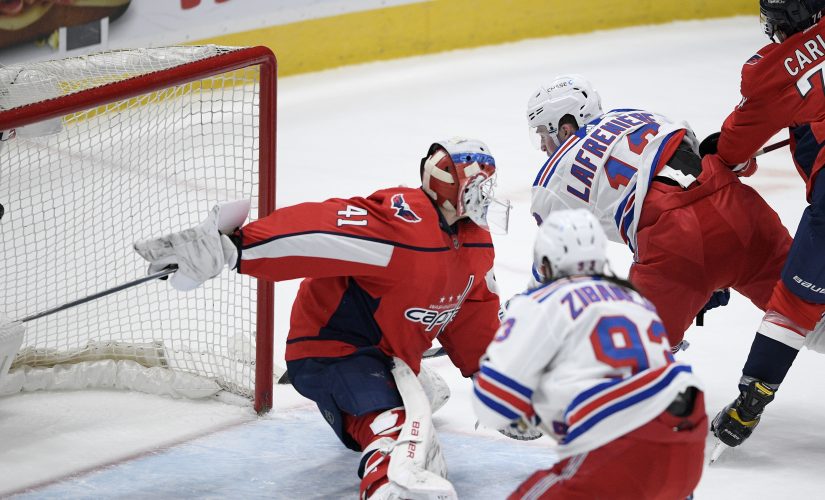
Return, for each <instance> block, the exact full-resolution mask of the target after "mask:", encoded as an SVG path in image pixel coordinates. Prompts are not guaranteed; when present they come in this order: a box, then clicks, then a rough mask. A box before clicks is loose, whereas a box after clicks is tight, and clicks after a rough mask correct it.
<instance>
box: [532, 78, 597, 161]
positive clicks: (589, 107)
mask: <svg viewBox="0 0 825 500" xmlns="http://www.w3.org/2000/svg"><path fill="white" fill-rule="evenodd" d="M602 114H603V111H602V99H601V97H599V93H598V92H596V90H595V89H594V88H593V85H591V84H590V82H589V81H587V80H585V78H584V77H583V76H581V75H575V74H570V75H561V76H557V77H556V78H555V79H554V80H553V81H552V82H550V85H548V86H546V87H545V86H541V87H539V88H538V90H536V91H535V92H533V94H532V95H531V96H530V99H529V100H528V101H527V124H528V126H529V127H530V132H531V134H530V136H531V139H532V140H533V143H534V144H536V139H539V136H538V135H537V134H539V133H542V134H547V135H549V136H550V137H551V138H552V140H553V141H554V142H555V143H556V147H558V133H559V121H560V120H561V119H562V118H563V117H564V116H565V115H571V116H572V117H573V118H574V119H575V120H576V124H577V125H578V126H579V127H583V126H584V125H585V124H586V123H588V122H590V121H591V120H593V119H595V118H597V117H598V116H601V115H602ZM536 145H538V144H536Z"/></svg>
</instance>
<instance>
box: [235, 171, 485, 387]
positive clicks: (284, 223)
mask: <svg viewBox="0 0 825 500" xmlns="http://www.w3.org/2000/svg"><path fill="white" fill-rule="evenodd" d="M241 243H242V244H241V255H240V261H239V271H240V272H241V273H243V274H249V275H252V276H256V277H259V278H263V279H268V280H273V281H281V280H287V279H293V278H299V277H307V278H308V279H306V280H305V281H304V282H303V283H302V284H301V287H300V290H299V292H298V296H297V298H296V300H295V303H294V305H293V309H292V317H291V326H290V331H289V337H288V339H287V349H286V360H287V361H295V360H299V359H304V358H309V357H314V358H318V357H321V358H325V357H329V358H332V357H343V356H348V355H351V354H354V353H355V352H356V351H359V350H363V349H370V348H374V347H373V346H377V347H378V349H380V351H381V352H383V353H384V354H386V355H387V356H397V357H399V358H401V359H403V360H404V361H405V362H406V363H407V364H408V365H409V366H410V367H411V368H412V369H413V370H414V371H415V372H416V373H417V372H418V370H419V365H420V362H421V356H422V354H423V353H424V351H426V350H427V349H428V348H429V347H430V346H431V345H432V344H431V343H432V340H433V339H435V338H436V337H438V340H439V342H440V343H441V344H442V345H443V346H444V348H445V349H446V350H447V353H448V354H449V356H450V358H451V360H452V361H453V363H454V364H455V365H456V366H457V367H459V368H460V369H461V372H462V374H464V375H465V376H469V375H471V374H472V373H473V372H475V371H476V370H477V369H478V360H479V358H480V356H481V355H482V354H483V353H484V349H485V348H486V347H487V344H488V343H489V342H490V340H491V338H492V335H493V333H494V332H495V330H496V329H497V327H498V307H499V299H498V296H497V295H496V293H495V292H494V287H495V285H494V278H493V274H492V267H493V256H494V252H493V244H492V241H491V238H490V233H488V232H487V231H485V230H483V229H481V228H479V227H478V226H477V225H476V224H474V223H472V222H470V221H469V220H466V219H465V220H460V221H458V223H456V224H455V225H454V226H452V227H450V226H447V224H446V223H444V221H443V219H442V218H440V216H439V212H438V211H437V210H436V208H435V206H434V205H433V202H432V201H431V200H430V198H429V197H428V196H427V195H426V194H425V193H424V191H422V190H421V189H411V188H402V187H398V188H392V189H385V190H381V191H378V192H376V193H374V194H372V195H371V196H369V197H367V198H350V199H330V200H327V201H324V202H321V203H302V204H299V205H295V206H292V207H286V208H282V209H279V210H277V211H276V212H275V213H273V214H272V215H270V216H268V217H266V218H264V219H261V220H259V221H256V222H253V223H251V224H248V225H247V226H244V228H243V231H242V242H241Z"/></svg>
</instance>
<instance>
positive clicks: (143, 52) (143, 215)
mask: <svg viewBox="0 0 825 500" xmlns="http://www.w3.org/2000/svg"><path fill="white" fill-rule="evenodd" d="M231 50H233V49H231V48H224V47H214V46H207V47H172V48H158V49H140V50H124V51H112V52H107V53H101V54H96V55H92V56H85V57H79V58H72V59H66V60H61V61H49V62H43V63H36V64H28V65H24V66H9V67H4V68H0V108H2V109H12V108H15V107H20V106H25V105H27V104H29V103H32V102H36V101H41V100H44V99H52V98H54V97H58V96H62V95H68V94H74V93H78V92H83V91H87V90H89V89H92V88H95V87H99V86H102V85H117V83H116V82H121V81H123V80H125V79H128V78H131V77H134V76H138V75H145V74H148V73H152V72H156V71H159V70H163V69H169V68H175V67H179V66H180V65H181V64H186V63H189V62H192V61H196V60H200V59H207V58H211V57H215V56H217V55H220V54H223V53H226V52H227V51H231ZM259 73H260V71H259V67H258V66H250V67H247V68H243V69H239V70H233V71H230V72H227V73H223V74H220V75H217V76H214V77H210V78H206V79H201V80H197V81H194V82H191V83H186V84H182V85H175V86H170V87H168V88H164V89H162V90H159V91H154V92H149V93H146V94H142V95H139V96H135V97H130V98H127V99H122V100H119V101H115V102H111V103H108V104H105V105H99V106H95V107H92V108H90V109H87V110H84V111H80V112H75V113H72V114H69V115H66V116H63V117H62V118H57V119H54V120H48V121H46V122H41V123H37V124H33V125H30V126H25V127H20V128H18V129H17V130H16V134H5V135H6V138H5V140H4V141H3V142H1V143H0V204H2V205H3V206H4V207H5V215H4V217H3V218H2V220H0V239H2V246H1V248H2V250H0V252H2V265H0V283H2V286H0V310H2V311H3V312H4V313H5V314H6V315H7V316H8V317H11V318H13V319H21V318H24V317H26V316H30V315H32V314H35V313H37V312H40V311H43V310H46V309H49V308H53V307H56V306H59V305H62V304H64V303H66V302H69V301H71V300H75V299H78V298H81V297H85V296H87V295H90V294H93V293H95V292H98V291H100V290H103V289H107V288H111V287H113V286H116V285H119V284H121V283H124V282H127V281H131V280H133V279H135V278H138V277H141V276H143V275H144V274H145V273H146V263H145V262H144V261H143V260H142V259H141V258H140V257H139V256H138V255H137V254H136V253H135V252H134V251H133V249H132V243H133V242H134V241H136V240H138V239H142V238H147V237H151V236H157V235H161V234H166V233H169V232H173V231H179V230H181V229H185V228H188V227H191V226H193V225H196V224H198V223H200V222H201V221H202V219H204V218H205V217H206V215H207V213H208V211H209V209H210V208H211V207H212V206H213V205H214V204H215V203H217V202H220V201H228V200H238V199H251V200H252V212H251V214H250V217H251V218H257V213H258V196H257V195H258V183H259V148H260V144H259V128H258V122H259V116H260V99H259V90H260V74H259ZM255 299H256V281H255V280H253V279H250V278H249V277H247V276H243V275H239V274H236V273H234V272H230V271H224V273H223V274H221V275H220V276H219V277H218V278H216V279H213V280H210V281H208V282H207V283H206V284H205V285H204V286H202V287H200V288H199V289H197V290H195V291H193V292H188V293H182V292H176V291H175V290H173V289H172V288H171V287H169V286H168V284H167V283H166V282H163V281H155V282H150V283H147V284H144V285H140V286H138V287H134V288H131V289H128V290H125V291H122V292H119V293H116V294H113V295H110V296H107V297H104V298H101V299H99V300H95V301H92V302H89V303H86V304H83V305H80V306H78V307H75V308H72V309H69V310H66V311H62V312H59V313H56V314H53V315H51V316H47V317H44V318H42V319H37V320H34V321H31V322H28V323H27V324H26V327H27V331H26V337H25V340H24V343H23V345H24V349H23V350H22V351H21V353H20V354H19V355H18V357H17V360H16V362H15V363H16V365H17V366H19V365H21V364H23V363H25V364H27V365H30V366H32V365H34V366H36V365H41V364H45V365H49V364H53V363H54V359H55V356H57V357H58V358H57V359H61V358H60V356H63V357H64V358H65V357H66V356H67V353H69V354H68V356H70V357H71V355H72V354H71V353H77V352H83V351H84V350H85V351H88V350H90V349H92V350H94V346H100V345H106V346H111V345H117V346H118V352H119V356H118V358H119V359H129V358H132V359H143V360H145V359H146V357H147V356H149V355H151V353H152V352H155V353H156V354H155V355H156V357H157V358H158V359H157V360H156V362H157V364H158V365H160V366H168V367H169V368H171V369H175V370H182V371H186V372H190V373H194V374H197V375H201V376H205V377H209V378H212V379H214V380H216V381H217V382H218V383H219V384H220V385H221V386H222V387H224V388H225V389H227V390H230V391H232V392H234V393H237V394H240V395H243V396H245V397H252V395H253V392H254V383H255V380H254V379H255V366H254V359H255V358H254V353H255V325H256V315H257V311H256V302H255ZM146 346H153V347H152V349H147V348H146ZM147 353H150V354H147ZM145 363H148V364H149V365H152V363H153V362H152V361H148V362H145Z"/></svg>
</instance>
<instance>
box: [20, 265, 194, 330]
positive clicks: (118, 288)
mask: <svg viewBox="0 0 825 500" xmlns="http://www.w3.org/2000/svg"><path fill="white" fill-rule="evenodd" d="M177 270H178V266H175V265H172V266H169V267H167V268H166V269H164V270H162V271H158V272H156V273H154V274H149V275H147V276H144V277H142V278H138V279H136V280H133V281H129V282H128V283H123V284H122V285H117V286H115V287H112V288H109V289H106V290H103V291H101V292H97V293H95V294H92V295H89V296H87V297H83V298H82V299H77V300H73V301H71V302H67V303H65V304H63V305H62V306H57V307H53V308H52V309H47V310H45V311H41V312H39V313H37V314H32V315H31V316H26V317H25V318H23V319H21V320H20V322H21V323H27V322H29V321H34V320H36V319H39V318H42V317H44V316H49V315H51V314H54V313H56V312H60V311H65V310H66V309H70V308H72V307H75V306H79V305H81V304H85V303H86V302H91V301H93V300H97V299H99V298H102V297H105V296H107V295H111V294H113V293H117V292H119V291H121V290H126V289H127V288H132V287H133V286H137V285H140V284H142V283H146V282H147V281H152V280H156V279H162V278H165V277H167V276H169V275H170V274H172V273H174V272H175V271H177Z"/></svg>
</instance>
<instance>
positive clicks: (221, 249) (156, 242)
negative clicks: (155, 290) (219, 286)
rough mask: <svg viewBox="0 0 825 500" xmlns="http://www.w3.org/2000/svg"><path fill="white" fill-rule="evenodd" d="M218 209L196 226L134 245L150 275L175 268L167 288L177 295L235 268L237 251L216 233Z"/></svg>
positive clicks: (213, 210)
mask: <svg viewBox="0 0 825 500" xmlns="http://www.w3.org/2000/svg"><path fill="white" fill-rule="evenodd" d="M219 211H220V206H217V205H216V206H215V207H214V208H213V209H212V210H211V211H210V212H209V216H208V217H207V218H206V220H205V221H204V222H203V223H201V224H200V225H198V226H195V227H193V228H190V229H186V230H184V231H181V232H178V233H172V234H169V235H166V236H161V237H160V238H150V239H146V240H141V241H138V242H136V243H135V245H134V246H135V251H137V253H138V254H140V256H141V257H143V258H144V259H146V260H147V261H149V271H148V272H149V274H154V273H156V272H158V271H161V270H163V269H166V268H167V267H169V266H171V265H177V266H178V270H177V271H176V272H175V274H174V275H172V277H171V278H170V279H169V284H170V285H172V287H173V288H175V289H176V290H180V291H183V292H185V291H189V290H194V289H195V288H197V287H199V286H200V285H201V284H202V283H203V282H204V281H206V280H208V279H210V278H214V277H215V276H217V275H218V274H220V272H221V271H222V270H223V268H224V266H226V265H229V266H230V268H234V267H235V265H236V262H237V260H238V249H237V248H236V247H235V245H234V244H233V243H232V241H231V240H230V239H229V237H227V236H225V235H223V234H221V233H220V232H219V231H218V222H217V221H218V214H219Z"/></svg>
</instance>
